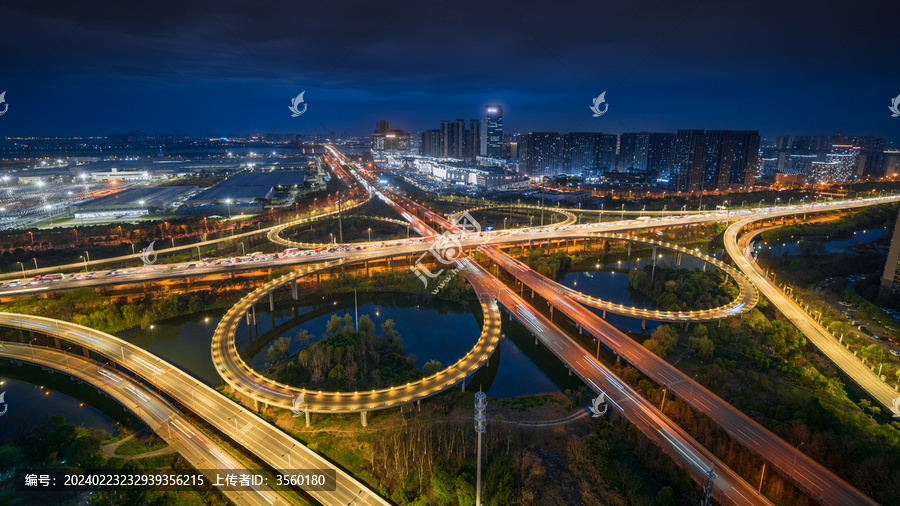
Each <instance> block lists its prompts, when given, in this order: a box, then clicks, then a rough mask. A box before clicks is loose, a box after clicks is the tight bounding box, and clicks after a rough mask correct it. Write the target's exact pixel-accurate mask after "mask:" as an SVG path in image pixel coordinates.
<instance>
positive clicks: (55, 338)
mask: <svg viewBox="0 0 900 506" xmlns="http://www.w3.org/2000/svg"><path fill="white" fill-rule="evenodd" d="M53 345H54V346H56V349H57V350H59V349H61V348H60V347H59V338H58V337H54V338H53Z"/></svg>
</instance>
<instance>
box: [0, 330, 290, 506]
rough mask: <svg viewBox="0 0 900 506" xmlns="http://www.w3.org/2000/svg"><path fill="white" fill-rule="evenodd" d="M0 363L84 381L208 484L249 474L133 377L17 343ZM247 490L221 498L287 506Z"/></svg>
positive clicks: (268, 493)
mask: <svg viewBox="0 0 900 506" xmlns="http://www.w3.org/2000/svg"><path fill="white" fill-rule="evenodd" d="M0 357H3V358H6V359H9V360H13V361H17V362H23V363H31V364H35V365H39V366H41V367H47V368H50V369H54V370H57V371H62V372H64V373H65V374H67V375H69V376H71V377H73V378H76V379H79V380H81V381H85V382H87V383H88V384H90V385H91V386H93V387H94V388H97V389H99V390H101V391H103V392H104V393H105V394H107V395H109V396H110V397H112V398H113V399H115V400H116V401H117V402H118V403H119V404H121V405H122V406H123V407H125V408H126V409H128V410H129V411H131V412H132V413H134V414H135V415H136V416H137V417H138V418H139V419H140V420H141V421H142V422H144V424H146V425H147V426H148V427H149V428H150V429H152V430H153V432H155V433H156V434H157V435H159V437H161V438H162V439H164V440H165V441H166V442H167V443H169V444H170V445H172V447H174V448H175V449H177V450H178V453H180V454H181V455H182V456H183V457H184V458H185V459H186V460H187V461H188V462H190V464H191V465H192V466H193V467H194V468H195V469H198V470H199V471H200V472H202V473H203V474H204V475H205V476H206V477H207V479H208V480H209V483H216V482H218V483H223V482H224V480H225V478H224V477H223V476H219V475H218V474H217V473H214V472H213V471H215V470H229V471H234V472H235V474H244V475H250V474H253V472H252V471H250V470H249V469H248V468H247V467H246V466H244V465H243V464H241V463H240V462H239V461H237V460H236V459H234V458H232V457H231V456H229V455H228V454H227V450H225V449H224V448H223V447H222V446H221V445H219V444H218V443H217V442H215V441H213V440H212V439H210V438H209V437H207V436H206V435H205V434H204V433H203V432H202V431H201V430H200V429H198V428H197V427H196V426H195V425H194V424H193V423H191V422H190V420H188V419H187V418H185V416H184V415H183V414H182V413H181V412H180V411H179V410H178V409H176V408H175V407H174V406H172V405H171V404H169V403H168V402H167V401H166V400H165V399H163V398H162V396H160V395H159V394H157V393H156V392H154V391H153V390H151V389H149V388H147V387H145V386H144V385H143V384H142V383H141V382H139V381H137V380H135V379H134V378H132V377H131V376H129V375H127V374H124V373H122V372H121V371H116V370H115V369H113V368H108V367H106V365H105V364H98V363H97V362H94V361H93V360H90V359H88V358H85V357H83V356H80V355H74V354H70V353H66V352H64V351H59V350H56V349H54V348H47V347H45V346H28V345H25V344H21V343H9V342H6V343H2V344H0ZM245 488H246V490H235V489H233V488H230V487H229V488H224V489H222V490H221V492H222V493H223V494H224V495H225V497H227V498H228V499H230V500H231V501H232V502H233V503H235V504H240V505H250V506H272V505H276V504H290V503H289V501H287V500H285V499H284V498H283V497H281V495H279V494H278V493H277V492H275V491H274V490H272V488H271V487H269V486H267V485H259V486H247V487H245Z"/></svg>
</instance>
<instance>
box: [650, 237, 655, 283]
mask: <svg viewBox="0 0 900 506" xmlns="http://www.w3.org/2000/svg"><path fill="white" fill-rule="evenodd" d="M655 276H656V245H655V244H654V245H653V269H652V270H651V271H650V281H653V278H654V277H655Z"/></svg>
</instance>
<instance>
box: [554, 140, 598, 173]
mask: <svg viewBox="0 0 900 506" xmlns="http://www.w3.org/2000/svg"><path fill="white" fill-rule="evenodd" d="M601 135H602V134H595V133H593V132H569V133H567V134H565V135H563V141H562V145H563V151H562V155H563V162H562V165H563V170H565V172H567V173H569V174H588V173H594V172H596V171H597V160H598V159H599V157H600V136H601Z"/></svg>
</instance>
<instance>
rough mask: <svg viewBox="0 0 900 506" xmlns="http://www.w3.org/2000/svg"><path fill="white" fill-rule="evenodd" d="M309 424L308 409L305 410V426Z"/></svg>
mask: <svg viewBox="0 0 900 506" xmlns="http://www.w3.org/2000/svg"><path fill="white" fill-rule="evenodd" d="M310 425H311V424H310V423H309V410H308V409H307V410H306V426H307V427H309V426H310Z"/></svg>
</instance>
